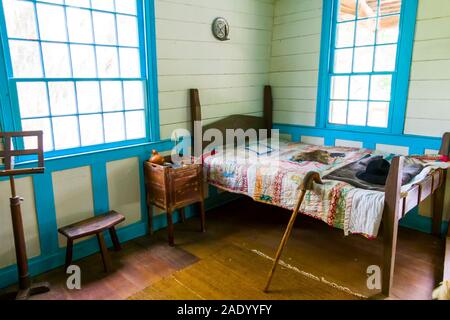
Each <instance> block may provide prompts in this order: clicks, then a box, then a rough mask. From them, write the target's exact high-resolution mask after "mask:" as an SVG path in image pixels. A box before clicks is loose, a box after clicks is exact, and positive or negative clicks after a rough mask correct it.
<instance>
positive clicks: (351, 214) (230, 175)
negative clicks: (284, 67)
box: [190, 86, 450, 296]
mask: <svg viewBox="0 0 450 320" xmlns="http://www.w3.org/2000/svg"><path fill="white" fill-rule="evenodd" d="M190 100H191V115H192V132H194V139H193V141H194V143H193V150H194V152H195V156H202V158H203V165H204V169H205V172H206V177H207V181H208V183H209V184H211V185H213V186H215V187H217V188H219V189H222V190H225V191H228V192H232V193H238V194H243V195H246V196H249V197H251V198H252V199H254V200H255V201H258V202H263V203H266V204H269V205H274V206H278V207H282V208H285V209H289V210H291V209H293V208H294V207H295V204H296V201H297V198H298V194H299V186H300V185H301V184H302V182H303V178H304V177H305V176H306V175H307V174H308V173H309V172H318V173H319V174H320V176H321V177H322V184H321V185H318V184H317V185H315V187H314V188H313V189H314V190H310V191H308V192H307V194H306V196H305V200H304V202H303V204H302V206H301V207H300V211H301V213H302V214H306V215H308V216H312V217H314V218H316V219H318V220H321V221H323V222H324V223H327V224H328V225H330V226H332V227H335V228H339V229H342V230H343V231H344V233H345V234H346V235H350V234H361V235H363V236H365V237H367V238H369V239H370V238H375V237H377V235H378V233H379V229H380V228H382V232H383V243H384V254H383V255H384V257H383V263H382V272H383V280H382V293H383V295H385V296H389V294H390V290H391V288H392V283H393V274H394V265H395V252H396V245H397V231H398V222H399V220H400V219H401V218H403V217H404V216H405V215H406V214H407V213H409V212H410V211H411V210H412V209H413V208H415V207H417V206H418V205H419V204H420V203H421V202H422V201H424V200H425V199H427V198H428V197H432V202H433V233H434V234H436V235H440V233H441V223H442V218H443V203H444V195H445V183H444V182H445V181H446V172H447V168H448V163H445V162H443V161H439V158H438V157H429V158H426V159H423V158H421V157H411V158H410V157H408V158H405V157H401V156H397V155H393V154H387V153H379V152H375V151H372V150H369V149H357V148H347V147H323V146H315V145H309V144H303V143H296V142H287V141H281V142H280V143H278V139H277V137H271V136H270V135H271V134H270V133H269V135H268V136H259V137H258V140H257V141H256V142H255V141H245V142H244V143H241V144H238V143H236V142H235V141H233V143H232V145H227V146H225V147H223V148H214V149H213V150H212V151H211V150H209V149H207V144H208V143H206V142H203V139H199V136H200V137H203V132H206V131H207V130H209V129H213V130H216V131H219V132H221V133H223V134H224V135H225V136H226V131H227V129H242V130H244V131H247V130H249V129H255V130H256V131H258V130H261V129H271V128H272V92H271V87H270V86H266V87H265V88H264V109H263V117H255V116H247V115H233V116H229V117H227V118H225V119H222V120H219V121H216V122H213V123H210V124H208V125H206V126H202V125H200V126H199V123H201V121H202V115H201V114H202V113H201V103H200V96H199V91H198V90H197V89H191V90H190ZM258 132H259V131H258ZM316 150H322V151H323V152H326V153H328V154H331V155H335V157H334V158H332V159H328V161H325V162H323V163H319V162H317V161H296V160H295V157H296V155H297V154H299V153H308V152H313V151H316ZM449 151H450V134H448V133H447V134H445V135H444V137H443V140H442V147H441V150H440V155H442V156H448V155H449ZM374 155H375V156H381V157H382V158H384V159H388V160H389V161H390V169H389V174H388V176H387V181H386V187H385V188H383V190H368V189H366V188H358V187H355V185H353V184H351V183H349V182H348V181H345V180H344V181H343V180H342V179H339V180H335V179H338V178H335V173H336V172H339V170H341V169H342V168H346V167H348V166H349V165H352V164H354V163H357V162H358V161H361V160H362V159H365V158H366V157H372V156H374ZM405 163H407V165H409V164H411V163H414V164H417V163H420V165H421V166H422V167H421V170H420V171H419V172H418V173H417V174H415V175H414V176H413V177H412V179H410V181H408V182H407V183H402V180H403V177H404V167H405ZM405 171H407V170H405ZM327 177H328V178H327ZM369 189H370V188H369ZM380 231H381V230H380Z"/></svg>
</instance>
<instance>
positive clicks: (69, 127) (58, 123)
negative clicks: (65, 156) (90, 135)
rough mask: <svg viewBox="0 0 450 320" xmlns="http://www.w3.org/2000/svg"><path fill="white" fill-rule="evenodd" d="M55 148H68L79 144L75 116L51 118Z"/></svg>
mask: <svg viewBox="0 0 450 320" xmlns="http://www.w3.org/2000/svg"><path fill="white" fill-rule="evenodd" d="M52 123H53V136H54V138H55V149H56V150H62V149H70V148H76V147H79V146H80V137H79V135H78V120H77V117H57V118H53V119H52Z"/></svg>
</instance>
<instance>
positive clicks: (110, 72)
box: [96, 47, 119, 78]
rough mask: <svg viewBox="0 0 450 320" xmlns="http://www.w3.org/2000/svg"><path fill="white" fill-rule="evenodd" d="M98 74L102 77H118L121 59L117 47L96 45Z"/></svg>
mask: <svg viewBox="0 0 450 320" xmlns="http://www.w3.org/2000/svg"><path fill="white" fill-rule="evenodd" d="M96 52H97V67H98V76H99V77H101V78H117V77H118V76H119V61H118V57H117V49H116V48H110V47H96Z"/></svg>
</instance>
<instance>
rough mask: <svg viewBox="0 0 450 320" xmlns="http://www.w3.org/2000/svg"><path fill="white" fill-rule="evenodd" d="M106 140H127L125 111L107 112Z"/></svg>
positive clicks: (105, 119) (105, 117)
mask: <svg viewBox="0 0 450 320" xmlns="http://www.w3.org/2000/svg"><path fill="white" fill-rule="evenodd" d="M103 118H104V121H105V140H106V142H116V141H123V140H125V124H124V117H123V112H116V113H105V114H104V116H103Z"/></svg>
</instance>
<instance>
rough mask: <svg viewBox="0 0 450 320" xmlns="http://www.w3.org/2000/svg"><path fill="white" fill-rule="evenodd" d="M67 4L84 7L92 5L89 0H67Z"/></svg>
mask: <svg viewBox="0 0 450 320" xmlns="http://www.w3.org/2000/svg"><path fill="white" fill-rule="evenodd" d="M66 5H68V6H75V7H83V8H90V7H91V4H90V3H89V0H66Z"/></svg>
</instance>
